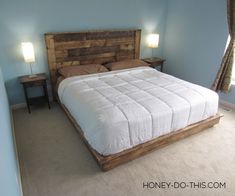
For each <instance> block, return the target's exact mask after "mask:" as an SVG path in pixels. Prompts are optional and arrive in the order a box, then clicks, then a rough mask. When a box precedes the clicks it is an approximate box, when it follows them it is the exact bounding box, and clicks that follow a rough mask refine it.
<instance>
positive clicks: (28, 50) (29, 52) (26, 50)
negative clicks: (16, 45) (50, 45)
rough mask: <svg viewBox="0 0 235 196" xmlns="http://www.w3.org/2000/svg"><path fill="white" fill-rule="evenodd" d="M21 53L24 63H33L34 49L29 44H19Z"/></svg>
mask: <svg viewBox="0 0 235 196" xmlns="http://www.w3.org/2000/svg"><path fill="white" fill-rule="evenodd" d="M21 47H22V52H23V56H24V61H25V62H26V63H33V62H35V55H34V48H33V44H32V43H31V42H23V43H21Z"/></svg>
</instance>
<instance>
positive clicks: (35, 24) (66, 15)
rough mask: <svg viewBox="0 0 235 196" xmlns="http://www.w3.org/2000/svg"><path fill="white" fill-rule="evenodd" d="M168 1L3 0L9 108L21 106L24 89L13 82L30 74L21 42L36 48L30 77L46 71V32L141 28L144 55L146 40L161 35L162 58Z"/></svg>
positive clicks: (0, 58)
mask: <svg viewBox="0 0 235 196" xmlns="http://www.w3.org/2000/svg"><path fill="white" fill-rule="evenodd" d="M166 14H167V3H166V0H144V1H143V0H118V1H117V0H67V1H64V0H40V1H39V0H21V1H13V0H1V6H0V27H1V28H0V35H1V36H0V42H1V44H0V47H2V49H3V52H2V53H1V54H0V65H1V66H2V71H3V74H4V77H5V79H6V86H7V91H8V94H9V98H10V103H11V104H16V103H22V102H24V101H25V100H24V96H23V90H22V87H21V86H20V85H19V83H18V81H17V77H18V76H20V75H24V74H28V73H29V71H30V70H29V66H28V65H26V64H25V63H24V62H23V59H22V54H21V50H20V43H21V42H22V41H28V40H29V41H32V42H33V43H34V46H35V53H36V54H35V55H36V63H35V65H34V66H33V70H34V72H36V73H37V72H47V73H48V69H47V57H46V51H45V45H44V37H43V35H44V33H46V32H63V31H79V30H90V29H107V28H141V29H142V48H141V53H142V56H144V57H146V56H149V55H150V54H151V50H150V49H149V48H147V47H146V45H145V39H146V35H147V34H148V33H150V32H158V33H159V34H160V38H161V41H160V47H159V48H158V49H157V50H155V52H156V55H158V56H161V54H162V48H163V47H162V45H163V42H162V40H163V39H164V34H165V33H164V31H165V21H166Z"/></svg>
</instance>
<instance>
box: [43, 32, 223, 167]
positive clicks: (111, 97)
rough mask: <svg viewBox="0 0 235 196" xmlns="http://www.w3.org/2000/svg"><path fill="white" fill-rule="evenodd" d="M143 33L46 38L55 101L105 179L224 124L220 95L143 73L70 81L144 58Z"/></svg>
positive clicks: (116, 73)
mask: <svg viewBox="0 0 235 196" xmlns="http://www.w3.org/2000/svg"><path fill="white" fill-rule="evenodd" d="M140 32H141V31H140V30H112V31H110V30H109V31H90V32H75V33H49V34H46V35H45V39H46V45H47V54H48V63H49V70H50V73H51V80H52V84H53V85H52V86H53V95H54V98H55V99H57V100H58V101H59V103H60V105H61V107H62V108H63V110H64V111H65V113H66V115H67V116H68V117H69V119H70V120H71V122H72V123H73V125H74V126H75V127H76V129H77V130H78V132H79V133H80V135H81V137H82V139H83V141H84V142H85V143H86V145H87V146H88V148H89V150H90V151H91V153H92V155H93V156H94V158H95V160H96V161H97V162H98V163H99V165H100V166H101V168H102V169H103V170H104V171H107V170H109V169H112V168H114V167H116V166H118V165H120V164H122V163H125V162H127V161H130V160H132V159H134V158H137V157H139V156H141V155H144V154H146V153H147V152H150V151H152V150H155V149H157V148H160V147H163V146H165V145H167V144H169V143H172V142H174V141H177V140H179V139H182V138H185V137H187V136H190V135H192V134H194V133H197V132H199V131H202V130H204V129H206V128H208V127H211V126H213V125H214V124H216V123H218V122H219V120H220V117H221V115H220V114H218V113H217V110H218V95H217V94H216V93H215V92H213V91H211V90H209V89H206V88H203V87H201V86H198V85H195V84H192V83H189V82H186V81H183V80H180V79H178V78H175V77H173V76H170V75H167V74H164V73H161V72H158V71H157V70H155V69H153V68H149V67H137V68H131V69H123V70H117V71H111V72H105V73H95V74H91V75H82V76H73V77H69V78H66V79H64V80H63V81H62V82H61V83H60V85H59V88H58V91H57V90H55V86H56V82H57V78H58V70H59V69H60V68H61V67H66V66H71V65H75V64H76V65H81V66H82V65H84V64H92V63H100V64H103V63H108V62H115V61H120V60H126V59H137V58H139V48H140V37H141V36H140Z"/></svg>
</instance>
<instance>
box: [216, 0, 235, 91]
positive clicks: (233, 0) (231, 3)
mask: <svg viewBox="0 0 235 196" xmlns="http://www.w3.org/2000/svg"><path fill="white" fill-rule="evenodd" d="M227 17H228V27H229V34H230V38H231V40H230V43H229V45H228V47H227V49H226V52H225V54H224V57H223V60H222V63H221V67H220V69H219V71H218V73H217V76H216V79H215V81H214V84H213V86H212V89H213V90H214V91H223V92H228V91H229V90H230V87H231V81H232V69H233V61H234V46H235V0H227Z"/></svg>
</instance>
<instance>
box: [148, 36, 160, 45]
mask: <svg viewBox="0 0 235 196" xmlns="http://www.w3.org/2000/svg"><path fill="white" fill-rule="evenodd" d="M158 43H159V34H150V35H149V36H148V38H147V44H148V47H150V48H157V47H158Z"/></svg>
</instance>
